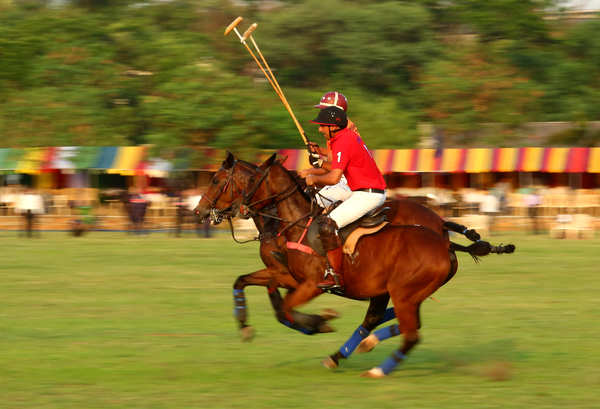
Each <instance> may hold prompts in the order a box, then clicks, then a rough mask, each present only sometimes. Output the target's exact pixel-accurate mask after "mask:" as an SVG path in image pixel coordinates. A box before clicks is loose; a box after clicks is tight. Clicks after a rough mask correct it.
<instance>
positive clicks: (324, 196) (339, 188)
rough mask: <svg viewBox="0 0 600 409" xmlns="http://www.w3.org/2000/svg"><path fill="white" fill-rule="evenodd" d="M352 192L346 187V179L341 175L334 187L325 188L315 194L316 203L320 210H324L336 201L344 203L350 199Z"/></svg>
mask: <svg viewBox="0 0 600 409" xmlns="http://www.w3.org/2000/svg"><path fill="white" fill-rule="evenodd" d="M351 194H352V190H350V188H349V187H348V182H347V181H346V177H345V176H344V175H342V178H341V179H340V181H339V182H337V183H336V184H335V185H330V186H325V187H324V188H322V189H321V190H319V193H317V203H318V204H319V206H321V207H322V208H326V207H327V206H329V205H330V204H332V203H335V202H337V201H338V200H341V201H344V200H346V199H348V198H349V197H350V195H351Z"/></svg>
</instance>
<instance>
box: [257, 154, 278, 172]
mask: <svg viewBox="0 0 600 409" xmlns="http://www.w3.org/2000/svg"><path fill="white" fill-rule="evenodd" d="M276 158H277V153H274V154H272V155H271V156H269V158H268V159H267V160H266V161H264V162H263V163H261V164H260V168H261V169H263V170H264V169H266V168H268V167H269V166H271V165H272V164H273V163H275V159H276Z"/></svg>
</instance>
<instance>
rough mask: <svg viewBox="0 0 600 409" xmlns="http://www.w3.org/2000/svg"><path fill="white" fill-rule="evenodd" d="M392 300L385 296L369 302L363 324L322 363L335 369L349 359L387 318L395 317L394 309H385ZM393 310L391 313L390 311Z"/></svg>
mask: <svg viewBox="0 0 600 409" xmlns="http://www.w3.org/2000/svg"><path fill="white" fill-rule="evenodd" d="M389 300H390V296H389V295H388V294H383V295H380V296H377V297H373V298H371V300H370V302H369V309H368V310H367V314H366V315H365V319H364V320H363V322H362V324H361V325H360V326H359V327H358V328H357V329H356V330H355V331H354V333H353V334H352V335H351V336H350V338H349V339H348V340H347V341H346V343H345V344H344V345H342V347H341V348H340V349H339V350H338V351H337V352H335V353H334V354H332V355H330V356H329V357H327V358H326V359H325V360H324V361H323V362H322V363H323V365H324V366H325V367H327V368H335V367H337V366H338V364H339V361H340V359H346V358H348V357H349V356H350V355H351V354H352V352H354V350H355V349H356V347H357V346H358V345H359V344H361V343H362V341H363V340H364V339H365V338H366V337H367V336H368V335H369V333H370V332H371V331H372V330H373V329H375V327H377V326H378V325H379V324H380V323H382V322H385V321H386V320H387V319H386V318H387V317H389V316H390V314H391V315H392V317H393V316H394V315H393V314H394V310H393V308H390V309H388V310H386V309H385V307H386V306H387V304H388V301H389ZM390 310H391V311H390Z"/></svg>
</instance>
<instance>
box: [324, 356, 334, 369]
mask: <svg viewBox="0 0 600 409" xmlns="http://www.w3.org/2000/svg"><path fill="white" fill-rule="evenodd" d="M321 364H322V365H323V366H324V367H325V368H327V369H335V368H337V367H338V364H337V362H335V361H334V360H333V359H331V357H330V356H328V357H327V358H325V359H323V360H322V361H321Z"/></svg>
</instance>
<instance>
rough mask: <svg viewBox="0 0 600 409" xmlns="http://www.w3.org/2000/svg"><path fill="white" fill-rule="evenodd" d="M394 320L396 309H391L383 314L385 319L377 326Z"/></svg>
mask: <svg viewBox="0 0 600 409" xmlns="http://www.w3.org/2000/svg"><path fill="white" fill-rule="evenodd" d="M394 318H396V312H395V311H394V307H390V308H388V309H387V310H385V313H384V314H383V318H382V319H381V321H379V323H378V324H377V325H381V324H383V323H384V322H388V321H389V320H393V319H394Z"/></svg>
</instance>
